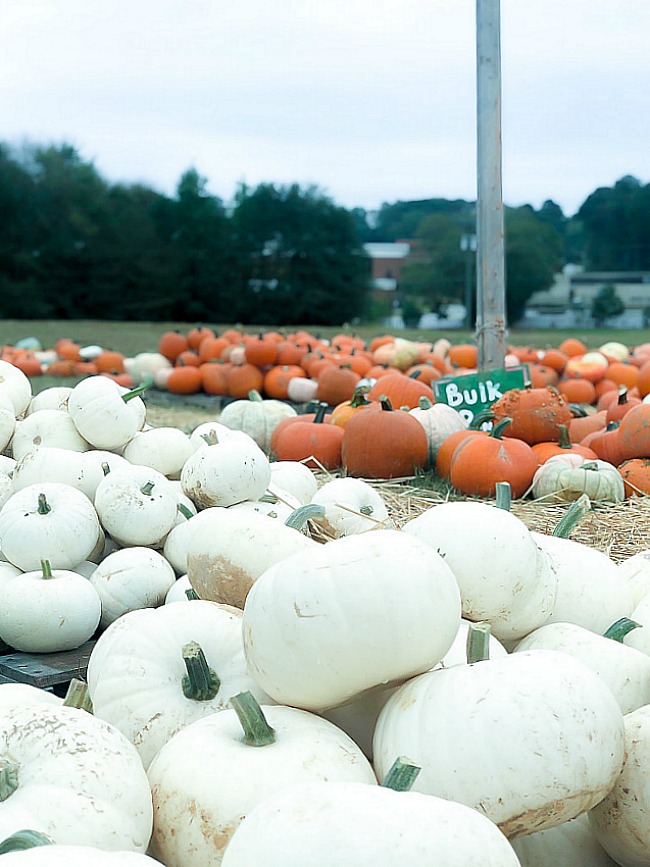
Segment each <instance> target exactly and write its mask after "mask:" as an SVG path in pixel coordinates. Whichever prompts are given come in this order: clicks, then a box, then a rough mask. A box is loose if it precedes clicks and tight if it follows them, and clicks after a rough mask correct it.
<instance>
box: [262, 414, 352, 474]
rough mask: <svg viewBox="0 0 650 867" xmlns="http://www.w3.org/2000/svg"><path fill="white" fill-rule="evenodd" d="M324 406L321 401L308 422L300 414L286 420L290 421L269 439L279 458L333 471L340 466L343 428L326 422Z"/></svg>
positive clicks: (274, 452)
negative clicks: (273, 437) (271, 439)
mask: <svg viewBox="0 0 650 867" xmlns="http://www.w3.org/2000/svg"><path fill="white" fill-rule="evenodd" d="M326 409H327V404H325V403H322V404H321V405H320V407H319V408H318V410H317V411H316V413H315V414H314V416H313V418H312V419H311V420H309V421H307V420H305V417H304V416H296V417H295V419H294V418H292V419H286V421H289V420H290V421H293V424H290V425H285V427H284V428H282V429H281V430H280V431H279V432H278V435H277V436H276V437H275V441H274V442H273V441H272V442H271V450H272V452H273V454H274V455H275V456H276V458H277V459H278V460H279V461H300V462H301V463H304V464H305V466H307V467H311V468H312V469H320V468H322V467H324V468H325V469H326V470H335V469H338V468H339V467H340V466H341V443H342V440H343V429H342V428H340V427H337V426H336V425H334V424H329V422H327V421H326ZM278 427H279V425H278ZM276 430H277V428H276ZM274 433H275V431H274Z"/></svg>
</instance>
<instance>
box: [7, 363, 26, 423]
mask: <svg viewBox="0 0 650 867" xmlns="http://www.w3.org/2000/svg"><path fill="white" fill-rule="evenodd" d="M0 394H4V395H6V396H7V397H8V398H9V400H10V401H11V403H12V405H13V408H14V418H18V417H19V416H21V415H23V413H24V412H25V411H26V410H27V407H28V406H29V402H30V400H31V399H32V383H31V381H30V379H29V377H28V376H26V375H25V374H24V373H23V371H22V370H21V369H20V368H19V367H16V365H15V364H12V363H11V362H10V361H4V360H0Z"/></svg>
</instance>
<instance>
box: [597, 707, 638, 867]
mask: <svg viewBox="0 0 650 867" xmlns="http://www.w3.org/2000/svg"><path fill="white" fill-rule="evenodd" d="M649 767H650V706H649V705H645V706H644V707H640V708H638V710H635V711H633V712H632V713H629V714H627V716H626V717H625V761H624V763H623V767H622V770H621V773H620V775H619V776H618V777H617V779H616V780H615V781H614V785H613V786H612V787H611V788H610V789H609V791H608V792H607V793H606V796H605V797H604V798H603V799H602V800H601V801H600V803H598V804H597V805H596V806H594V807H593V809H592V810H591V811H590V813H589V821H590V822H591V827H592V829H593V832H594V834H595V835H596V839H597V840H598V842H599V843H600V845H601V846H602V847H603V849H605V851H606V852H608V853H609V854H610V855H611V857H612V858H613V859H614V861H616V863H617V864H620V865H621V867H639V865H642V864H647V863H648V851H649V850H650V826H649V825H648V813H649V812H650V775H649V774H648V768H649Z"/></svg>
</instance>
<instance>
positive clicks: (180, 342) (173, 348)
mask: <svg viewBox="0 0 650 867" xmlns="http://www.w3.org/2000/svg"><path fill="white" fill-rule="evenodd" d="M188 348H189V343H188V342H187V337H186V336H185V335H184V334H181V332H180V331H179V330H178V329H175V330H173V331H165V332H164V333H163V334H161V335H160V339H159V340H158V352H159V353H160V354H161V355H164V356H165V358H166V359H168V361H171V362H174V361H176V359H177V357H178V356H179V355H180V354H181V352H185V350H186V349H188Z"/></svg>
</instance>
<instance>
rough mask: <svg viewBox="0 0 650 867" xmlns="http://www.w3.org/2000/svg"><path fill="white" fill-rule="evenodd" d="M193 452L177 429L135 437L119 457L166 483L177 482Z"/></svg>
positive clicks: (184, 435) (166, 428)
mask: <svg viewBox="0 0 650 867" xmlns="http://www.w3.org/2000/svg"><path fill="white" fill-rule="evenodd" d="M193 451H194V447H193V445H192V443H191V442H190V438H189V436H188V434H186V433H184V432H183V431H182V430H180V429H179V428H175V427H155V428H150V429H149V430H142V431H138V432H137V433H135V434H134V435H133V437H132V438H131V439H130V440H129V442H128V443H127V444H126V446H125V447H124V450H123V451H122V457H124V458H125V459H126V460H127V461H129V462H130V463H132V464H139V465H141V466H146V467H152V469H154V470H157V471H158V472H159V473H161V474H162V475H163V476H167V478H168V479H178V478H180V474H181V470H182V469H183V464H184V463H185V461H186V460H187V459H188V458H189V456H190V455H191V454H192V452H193Z"/></svg>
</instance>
